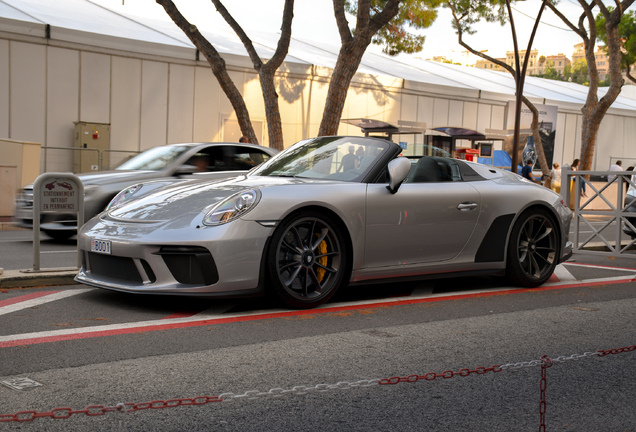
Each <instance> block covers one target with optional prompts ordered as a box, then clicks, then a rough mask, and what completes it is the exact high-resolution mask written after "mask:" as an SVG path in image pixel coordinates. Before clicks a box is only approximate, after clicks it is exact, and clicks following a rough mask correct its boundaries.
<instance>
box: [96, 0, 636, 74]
mask: <svg viewBox="0 0 636 432" xmlns="http://www.w3.org/2000/svg"><path fill="white" fill-rule="evenodd" d="M91 1H93V2H94V3H98V4H102V5H105V6H108V7H109V8H110V9H114V10H125V11H126V12H127V13H133V14H138V15H142V16H151V17H156V18H159V19H169V18H168V17H167V15H166V13H165V11H164V9H163V7H161V6H160V5H158V4H157V3H156V2H155V1H154V0H91ZM122 3H123V4H122ZM175 4H176V5H177V7H178V8H179V10H181V12H182V13H183V14H184V16H185V17H186V18H187V19H188V20H190V22H192V23H194V24H196V25H197V26H199V27H201V28H205V27H222V28H227V29H228V30H229V31H231V29H229V27H228V26H227V24H226V23H225V21H224V20H223V19H222V18H221V17H220V15H219V14H218V13H217V12H216V10H215V8H214V6H213V5H212V2H211V1H210V0H175ZM223 4H224V5H225V6H226V8H227V9H228V10H229V11H230V13H231V14H232V15H233V16H234V18H235V19H236V20H237V21H238V22H239V24H240V25H241V26H242V27H243V28H244V29H245V30H246V32H247V33H248V35H250V36H251V34H256V32H257V31H268V32H278V31H279V29H280V23H281V18H282V11H283V5H284V0H226V1H224V2H223ZM559 4H560V8H561V10H562V12H564V14H565V15H566V16H568V17H569V18H570V19H571V20H572V21H573V22H577V20H578V16H579V15H580V13H581V8H580V6H579V5H578V2H576V0H561V1H560V3H559ZM540 6H541V1H539V0H527V1H520V2H517V3H516V4H515V5H513V19H514V22H515V27H516V29H517V40H518V44H519V49H526V48H527V45H528V39H529V36H530V34H531V31H532V27H533V25H534V22H535V19H536V16H537V14H538V12H539V8H540ZM635 8H636V6H632V8H630V9H635ZM350 22H351V23H353V20H351V21H350ZM352 25H353V24H352ZM475 28H476V29H477V33H476V34H474V35H469V36H465V41H466V42H467V43H468V44H469V45H470V46H472V47H473V48H475V49H476V50H478V51H483V50H488V51H487V54H488V55H490V56H492V57H499V58H501V57H505V55H506V52H507V51H512V50H513V42H512V36H511V35H512V33H511V30H510V26H509V25H505V26H501V25H499V24H494V23H483V24H482V23H480V24H478V25H477V26H476V27H475ZM421 34H423V35H425V36H426V42H425V44H424V49H423V51H422V52H420V53H418V54H415V56H417V57H421V58H423V59H429V58H432V57H434V56H445V57H446V58H447V59H452V60H453V61H455V62H459V63H462V64H474V63H475V60H476V57H475V56H473V55H472V54H467V53H466V51H465V50H464V48H463V47H461V46H460V45H459V44H458V43H457V35H456V34H455V31H454V30H453V28H452V26H451V14H450V11H449V10H448V9H443V8H442V9H440V10H439V15H438V18H437V20H436V21H435V23H434V24H433V25H432V26H431V27H430V28H428V29H426V30H423V31H421ZM292 36H293V37H296V38H299V39H309V40H314V41H315V40H319V41H325V42H330V43H333V44H337V45H339V36H338V31H337V28H336V24H335V18H334V15H333V4H332V1H331V0H296V1H295V6H294V21H293V26H292ZM252 37H253V36H252ZM580 42H581V39H580V38H579V36H577V35H576V34H575V33H574V32H573V31H571V30H570V29H569V28H567V27H566V25H565V24H564V23H563V22H562V21H561V20H560V19H559V18H558V17H557V16H556V15H554V13H552V11H550V10H548V9H547V8H546V10H545V11H544V12H543V15H542V18H541V23H540V25H539V28H538V31H537V35H536V36H535V40H534V44H533V47H532V48H533V49H535V48H536V49H538V50H539V54H540V55H543V54H545V55H556V54H559V53H563V54H565V55H566V56H568V57H571V55H572V52H573V47H574V45H575V44H577V43H580Z"/></svg>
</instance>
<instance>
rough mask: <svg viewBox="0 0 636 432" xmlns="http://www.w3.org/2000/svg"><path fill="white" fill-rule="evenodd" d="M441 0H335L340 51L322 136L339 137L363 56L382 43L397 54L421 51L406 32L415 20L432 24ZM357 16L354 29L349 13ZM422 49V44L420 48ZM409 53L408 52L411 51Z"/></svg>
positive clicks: (330, 88) (417, 23)
mask: <svg viewBox="0 0 636 432" xmlns="http://www.w3.org/2000/svg"><path fill="white" fill-rule="evenodd" d="M441 3H442V1H441V0H357V1H356V2H355V3H354V1H353V0H333V8H334V15H335V17H336V25H337V26H338V33H339V34H340V43H341V46H340V51H339V52H338V59H337V60H336V66H335V68H334V71H333V74H332V76H331V80H330V82H329V89H328V90H327V100H326V102H325V110H324V112H323V116H322V121H321V122H320V128H319V130H318V135H335V134H336V133H337V132H338V126H339V123H340V119H341V117H342V111H343V109H344V104H345V101H346V98H347V91H348V89H349V85H350V84H351V80H352V78H353V76H354V75H355V73H356V71H357V70H358V67H359V66H360V62H361V61H362V56H363V55H364V53H365V52H366V50H367V48H368V47H369V45H370V44H371V43H372V42H374V41H375V43H378V44H381V45H383V47H384V51H385V52H388V53H394V54H397V53H399V52H402V50H409V49H415V48H417V40H418V38H417V37H414V38H412V39H410V42H406V43H405V44H401V43H398V42H401V40H409V38H407V37H405V36H404V34H405V33H403V32H404V31H406V27H405V26H407V25H408V24H409V23H411V21H409V20H410V19H413V21H412V22H413V23H414V24H413V25H414V27H416V28H417V27H418V26H421V27H424V26H428V25H430V24H432V22H433V20H434V19H435V17H436V16H437V12H436V11H435V8H436V7H437V6H439V5H440V4H441ZM347 11H350V12H351V13H355V20H356V21H355V26H354V27H353V28H350V26H349V21H348V19H347V14H346V12H347ZM419 49H421V45H420V47H419ZM407 52H408V51H407Z"/></svg>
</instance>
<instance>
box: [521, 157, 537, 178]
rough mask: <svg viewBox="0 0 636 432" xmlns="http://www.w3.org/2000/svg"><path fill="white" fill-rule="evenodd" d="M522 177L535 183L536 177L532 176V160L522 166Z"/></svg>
mask: <svg viewBox="0 0 636 432" xmlns="http://www.w3.org/2000/svg"><path fill="white" fill-rule="evenodd" d="M521 177H523V178H525V179H528V180H530V181H531V182H532V183H534V182H535V181H534V177H532V160H528V162H527V163H526V165H525V166H524V167H523V168H521Z"/></svg>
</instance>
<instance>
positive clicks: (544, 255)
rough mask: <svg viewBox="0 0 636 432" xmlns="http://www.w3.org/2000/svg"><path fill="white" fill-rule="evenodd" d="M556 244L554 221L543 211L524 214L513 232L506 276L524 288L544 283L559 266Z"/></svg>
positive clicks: (556, 232) (529, 211)
mask: <svg viewBox="0 0 636 432" xmlns="http://www.w3.org/2000/svg"><path fill="white" fill-rule="evenodd" d="M559 245H560V242H559V234H558V228H557V226H556V224H555V222H554V218H553V217H552V216H551V215H550V214H549V213H548V212H547V211H546V210H543V209H531V210H528V211H526V212H525V213H523V214H522V215H521V216H520V217H519V219H518V220H517V222H516V223H515V225H514V227H513V229H512V234H511V236H510V241H509V243H508V262H507V268H506V276H507V277H508V279H509V280H510V282H512V283H514V284H516V285H521V286H525V287H537V286H539V285H541V284H543V283H544V282H545V281H547V280H548V279H549V278H550V276H552V273H554V269H555V267H556V265H557V264H558V260H559Z"/></svg>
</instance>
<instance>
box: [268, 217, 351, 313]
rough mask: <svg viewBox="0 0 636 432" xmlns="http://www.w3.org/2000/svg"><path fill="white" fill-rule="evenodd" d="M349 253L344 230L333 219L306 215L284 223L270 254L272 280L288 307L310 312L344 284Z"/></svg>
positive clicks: (274, 288) (277, 233)
mask: <svg viewBox="0 0 636 432" xmlns="http://www.w3.org/2000/svg"><path fill="white" fill-rule="evenodd" d="M346 269H347V266H346V251H345V243H344V237H343V235H342V232H341V229H340V228H339V226H338V225H337V224H335V223H334V222H333V221H332V220H331V219H330V218H329V217H327V216H324V215H317V214H315V213H313V212H311V213H310V212H302V213H299V214H296V215H293V216H291V217H290V218H288V219H286V220H285V221H283V223H282V224H281V225H280V226H279V227H278V229H277V230H276V232H275V233H274V236H273V238H272V242H271V244H270V248H269V251H268V276H269V281H270V283H271V286H272V288H273V291H274V293H275V294H276V296H277V297H278V298H279V299H280V300H281V301H282V302H283V303H285V304H286V305H287V306H290V307H292V308H295V309H310V308H313V307H316V306H319V305H321V304H322V303H324V302H326V301H327V300H329V299H330V298H331V297H332V296H333V295H334V294H335V292H336V291H337V289H338V288H339V287H340V285H341V284H342V283H343V279H344V276H345V273H346Z"/></svg>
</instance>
